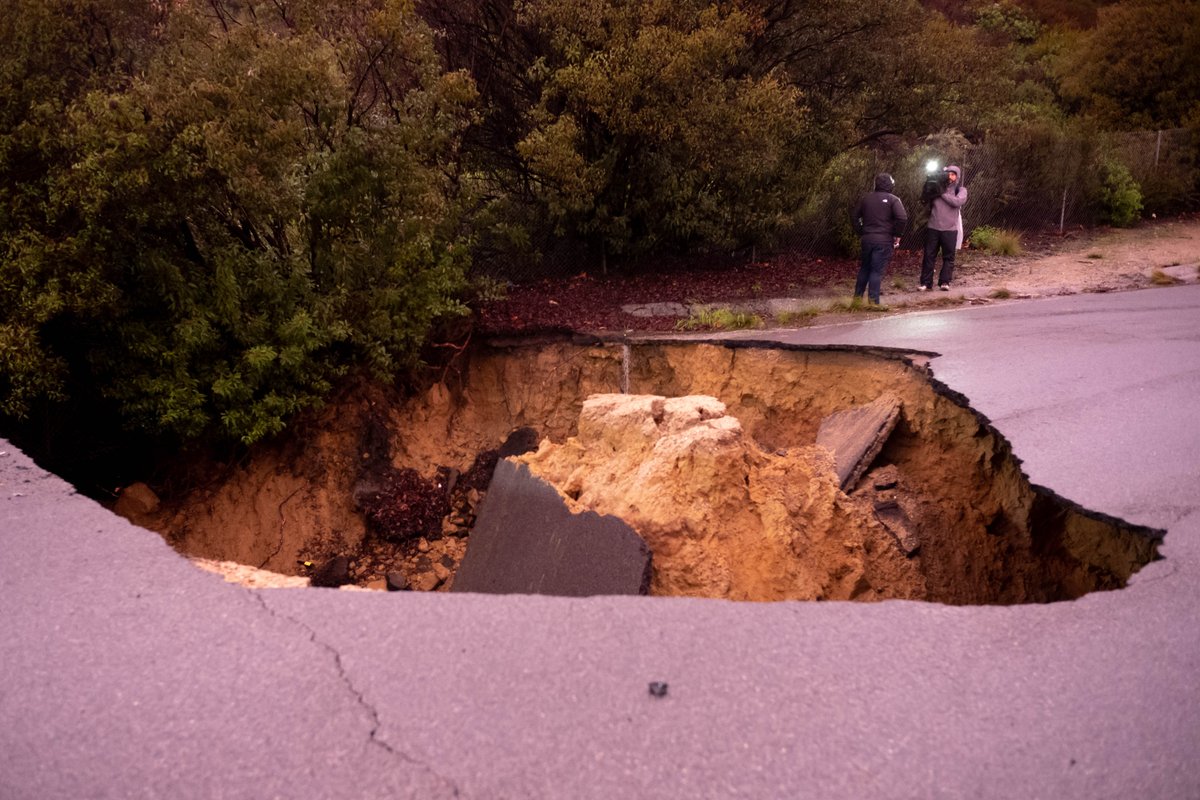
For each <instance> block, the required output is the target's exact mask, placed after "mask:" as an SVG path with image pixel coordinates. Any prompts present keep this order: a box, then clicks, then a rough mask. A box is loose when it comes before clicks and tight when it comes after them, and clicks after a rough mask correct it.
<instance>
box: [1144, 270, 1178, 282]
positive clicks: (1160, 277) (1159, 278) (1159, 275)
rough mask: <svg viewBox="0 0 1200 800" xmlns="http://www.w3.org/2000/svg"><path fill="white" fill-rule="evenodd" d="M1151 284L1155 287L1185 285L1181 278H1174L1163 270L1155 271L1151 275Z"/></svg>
mask: <svg viewBox="0 0 1200 800" xmlns="http://www.w3.org/2000/svg"><path fill="white" fill-rule="evenodd" d="M1150 283H1152V284H1154V285H1155V286H1174V285H1175V284H1177V283H1183V281H1181V280H1179V278H1173V277H1171V276H1170V275H1168V274H1167V273H1165V272H1163V271H1162V270H1161V269H1155V270H1154V271H1153V272H1151V273H1150Z"/></svg>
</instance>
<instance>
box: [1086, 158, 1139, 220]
mask: <svg viewBox="0 0 1200 800" xmlns="http://www.w3.org/2000/svg"><path fill="white" fill-rule="evenodd" d="M1096 204H1097V206H1098V208H1099V210H1100V215H1101V218H1102V219H1103V220H1104V221H1105V222H1108V223H1109V224H1111V225H1115V226H1117V227H1118V228H1128V227H1129V226H1131V225H1133V224H1134V223H1136V222H1137V221H1138V220H1139V219H1141V216H1142V191H1141V189H1140V188H1139V187H1138V184H1137V181H1135V180H1134V179H1133V176H1132V175H1130V174H1129V170H1128V168H1126V167H1125V165H1124V164H1122V163H1120V162H1119V161H1106V162H1104V164H1102V165H1101V167H1100V188H1099V190H1098V192H1097V195H1096Z"/></svg>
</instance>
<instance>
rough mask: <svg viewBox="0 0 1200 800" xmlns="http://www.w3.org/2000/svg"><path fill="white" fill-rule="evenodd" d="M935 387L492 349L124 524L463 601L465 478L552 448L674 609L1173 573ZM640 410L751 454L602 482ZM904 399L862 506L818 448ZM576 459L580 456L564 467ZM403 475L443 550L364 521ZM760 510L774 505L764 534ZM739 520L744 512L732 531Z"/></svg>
mask: <svg viewBox="0 0 1200 800" xmlns="http://www.w3.org/2000/svg"><path fill="white" fill-rule="evenodd" d="M923 363H924V361H923V359H922V358H920V357H915V358H909V357H904V356H902V355H899V354H895V353H889V354H881V353H872V352H848V351H836V350H835V351H830V350H820V349H810V348H792V347H779V348H766V347H753V346H744V345H738V344H735V343H712V344H697V343H682V342H680V343H670V342H637V341H611V342H609V341H591V342H571V341H563V340H559V341H542V342H529V341H521V342H519V343H515V342H514V343H510V344H509V345H501V344H494V345H492V346H483V345H477V346H476V347H475V348H473V349H472V350H470V351H468V352H467V353H464V355H463V357H462V358H461V359H460V360H459V361H457V362H456V364H455V368H454V370H452V371H450V372H448V373H447V380H446V381H445V382H443V383H439V384H436V385H434V386H432V387H431V388H430V389H429V390H428V391H427V392H425V393H423V394H422V395H420V396H418V397H412V398H405V397H402V396H400V395H399V394H397V393H395V392H393V391H392V390H389V389H385V388H383V387H379V386H376V385H359V386H357V387H354V388H353V389H348V390H346V391H345V392H344V393H343V395H342V396H340V397H339V398H337V399H336V401H335V402H334V403H332V404H331V405H330V406H329V407H328V408H326V409H325V410H324V411H323V412H321V413H320V414H317V415H313V416H312V417H310V418H308V419H306V420H304V422H303V424H301V425H298V426H296V429H295V430H296V433H295V434H294V435H293V436H292V437H291V438H290V439H288V440H287V441H283V442H277V443H275V444H273V445H271V446H269V447H263V448H260V449H259V450H257V451H256V452H255V453H253V454H252V456H251V457H250V458H249V459H247V460H246V461H245V462H244V463H242V464H240V465H237V466H236V467H233V468H231V469H228V470H226V471H225V472H224V473H222V474H220V475H218V476H215V477H214V479H213V480H212V481H211V483H210V484H209V485H207V486H204V487H201V488H197V489H195V490H192V491H190V492H188V493H186V494H185V495H184V496H181V497H178V498H174V499H169V500H167V501H165V502H164V503H163V504H162V505H161V506H160V507H158V508H153V507H152V506H150V505H146V506H144V507H142V508H140V509H134V510H132V511H131V510H129V509H126V512H127V513H128V514H129V516H130V517H131V518H132V519H134V521H135V522H138V523H139V524H142V525H145V526H146V527H150V528H153V529H155V530H158V531H160V532H161V533H162V534H163V535H164V537H165V538H166V539H167V540H168V541H169V542H171V543H172V544H173V545H174V546H176V547H177V548H178V549H179V550H180V551H181V552H184V553H185V554H187V555H189V556H192V557H195V558H203V559H207V560H208V561H210V562H237V563H239V564H243V565H249V566H253V567H257V568H261V569H263V570H267V571H270V572H274V573H278V574H280V575H284V576H293V577H304V576H307V575H311V574H312V570H313V569H314V568H315V567H317V566H319V565H321V564H322V563H324V562H325V561H327V560H328V559H331V558H334V557H338V556H340V557H344V558H348V559H349V562H350V575H349V576H348V577H349V578H350V579H351V580H352V581H353V582H354V583H355V584H358V585H362V586H372V587H374V588H381V586H382V581H383V578H384V576H385V575H386V574H387V573H399V574H401V575H403V577H404V580H405V582H406V583H407V584H408V585H409V587H410V588H413V589H420V590H446V589H448V588H449V587H450V586H451V585H452V583H453V576H454V572H455V570H456V569H457V566H458V564H459V562H461V559H462V555H463V553H464V552H465V549H466V547H467V546H469V528H470V523H471V521H472V519H473V516H474V514H475V512H476V511H477V506H478V502H479V499H480V497H481V495H482V492H481V490H480V489H479V488H476V487H474V486H472V485H471V484H472V481H471V480H470V479H464V476H469V475H471V474H472V468H473V467H474V466H476V465H477V464H478V463H479V460H480V458H481V456H485V455H486V454H488V453H493V454H494V453H495V451H496V450H497V449H498V448H500V447H501V446H502V445H504V443H505V442H506V440H508V439H509V438H510V436H511V435H512V434H513V432H514V431H517V430H519V429H522V428H526V427H532V428H533V429H534V430H535V431H536V438H537V440H538V441H540V442H541V446H540V448H539V450H538V454H539V455H537V456H525V457H524V458H526V459H527V460H528V461H530V462H538V461H539V460H540V462H541V465H542V466H543V467H544V468H545V470H544V471H545V474H546V477H548V478H551V479H552V480H551V482H552V483H554V484H556V485H558V484H564V483H565V485H560V486H559V489H560V492H561V493H562V494H563V496H564V497H565V498H569V499H570V502H572V503H579V502H581V501H582V500H583V499H584V494H585V492H583V491H582V489H581V485H582V484H581V483H580V482H583V481H584V480H585V479H584V478H583V477H581V476H583V475H584V473H583V472H581V471H580V470H585V469H591V470H592V472H593V477H592V478H590V479H587V480H590V481H591V483H590V485H591V486H593V487H594V489H595V491H591V492H590V497H591V500H590V501H589V502H590V503H591V505H590V506H589V507H592V508H595V509H597V510H601V511H605V512H609V513H616V514H619V515H621V516H622V517H624V518H627V521H629V522H630V524H632V525H633V526H634V528H635V529H637V530H639V533H642V534H643V537H644V538H646V539H647V541H648V543H649V544H650V545H651V549H652V551H654V554H655V564H656V567H655V568H656V572H655V579H654V590H655V591H656V592H658V593H661V594H692V595H700V596H709V597H712V596H717V597H729V598H735V599H753V600H770V599H784V598H806V599H860V600H870V599H882V598H888V597H905V598H911V599H927V600H936V601H941V602H949V603H1014V602H1046V601H1051V600H1057V599H1065V598H1070V597H1078V596H1080V595H1082V594H1084V593H1086V592H1088V591H1092V590H1096V589H1111V588H1118V587H1120V586H1122V585H1124V582H1125V580H1126V579H1127V578H1128V576H1129V575H1130V574H1131V573H1132V572H1133V571H1135V570H1136V569H1137V568H1138V567H1140V566H1141V565H1142V564H1144V563H1146V561H1147V560H1149V559H1150V558H1152V557H1153V552H1154V533H1153V532H1148V531H1145V530H1142V529H1135V528H1131V527H1130V526H1126V525H1123V524H1121V523H1119V522H1117V521H1113V520H1107V519H1104V518H1101V517H1098V516H1097V515H1092V514H1088V513H1087V512H1085V511H1083V510H1081V509H1077V508H1074V507H1072V506H1071V505H1070V504H1069V503H1066V502H1065V501H1062V500H1061V499H1060V498H1057V497H1054V496H1052V495H1049V494H1047V493H1045V492H1042V491H1037V490H1034V489H1033V488H1032V487H1030V486H1029V483H1028V481H1027V480H1026V479H1025V477H1024V475H1023V474H1022V473H1021V471H1020V469H1019V465H1018V462H1017V461H1016V460H1015V459H1014V458H1013V457H1012V453H1011V451H1010V449H1009V446H1008V444H1007V442H1006V441H1004V440H1003V438H1002V437H1000V436H999V434H998V433H996V432H995V431H994V430H992V429H991V427H990V426H989V425H988V424H987V423H986V421H985V420H982V419H981V418H980V417H978V415H976V414H975V413H974V412H972V411H971V410H970V409H969V408H967V407H966V405H965V402H964V400H963V399H962V398H959V397H957V396H955V395H954V394H953V393H952V392H949V391H948V390H946V389H945V388H944V387H940V386H939V385H938V384H936V382H933V381H931V380H930V378H929V376H928V375H927V374H926V371H925V369H924V367H923V366H922V364H923ZM622 389H626V390H627V391H628V393H630V394H643V395H661V396H664V397H684V396H693V395H703V396H707V397H711V398H714V399H715V401H717V402H719V403H720V404H722V406H723V408H724V409H725V411H726V412H727V415H728V417H729V419H730V422H729V423H727V427H728V428H729V429H730V430H732V429H734V428H735V427H736V429H737V430H738V431H739V434H738V436H737V437H736V439H737V441H736V442H732V441H730V442H726V443H725V444H723V445H722V447H726V446H729V447H733V448H735V449H732V450H729V452H724V451H721V452H720V453H716V454H715V455H714V454H712V453H710V455H713V457H712V458H710V459H709V460H708V462H706V463H707V464H708V468H707V469H700V468H699V467H700V465H702V462H703V459H702V458H700V456H699V454H698V453H695V452H693V453H690V454H683V453H682V451H681V452H680V453H677V454H676V455H677V456H679V457H673V458H668V459H660V461H661V462H662V463H661V465H660V466H661V469H659V470H657V471H656V472H654V473H653V474H654V478H653V480H652V481H650V480H643V481H641V482H638V481H633V482H629V481H625V482H623V479H622V478H621V477H620V476H621V475H626V474H628V473H629V472H630V471H631V470H634V471H636V470H637V469H640V468H641V467H642V466H644V465H646V464H648V463H650V462H651V461H652V460H653V458H652V451H653V449H654V445H653V444H651V445H650V449H646V447H645V446H642V447H641V449H639V448H638V447H635V446H633V444H634V443H630V447H629V448H628V450H629V452H628V453H627V454H625V455H624V456H622V458H625V459H626V460H625V462H624V463H620V462H619V460H618V461H617V462H611V461H610V462H609V463H597V464H592V463H591V461H592V460H594V458H593V457H594V455H595V453H596V452H599V450H600V448H598V447H597V446H596V444H595V442H594V441H589V440H588V439H587V437H588V436H591V437H593V439H594V437H596V436H600V437H601V438H603V437H604V436H605V435H608V434H609V433H611V434H612V435H616V434H615V433H613V431H611V430H610V428H611V427H612V426H605V425H600V426H599V428H596V427H595V426H593V428H592V429H591V430H589V428H588V425H587V424H585V423H583V422H581V416H580V415H581V411H582V409H583V404H584V401H585V399H586V398H588V397H590V396H593V395H598V394H613V393H617V392H621V390H622ZM885 393H887V394H893V395H895V396H897V397H898V398H899V400H900V403H901V408H902V411H901V417H900V422H899V425H898V427H897V428H896V430H895V432H894V433H893V434H892V435H891V438H889V439H888V441H887V443H886V445H885V447H884V448H883V451H882V452H881V453H880V455H879V457H878V458H877V459H876V461H875V463H874V464H873V465H872V467H873V470H872V472H871V473H870V474H868V476H867V478H866V479H865V480H864V481H863V482H862V483H861V485H860V487H859V488H858V489H855V490H854V491H852V492H851V493H850V494H846V493H844V492H841V491H839V490H838V489H837V482H836V479H835V478H834V477H833V475H832V472H831V470H832V462H831V459H829V458H828V456H827V455H824V454H822V453H821V452H820V448H816V447H814V443H815V440H816V434H817V430H818V427H819V425H820V423H821V421H822V420H823V419H824V418H825V417H826V416H828V415H829V414H831V413H833V412H835V411H840V410H844V409H847V408H852V407H855V406H858V405H862V404H866V403H869V402H871V401H873V400H875V399H876V398H878V397H880V396H881V395H883V394H885ZM606 431H607V432H608V433H606ZM617 449H620V448H617ZM556 451H557V452H559V453H569V454H572V455H571V457H570V458H566V459H559V463H557V464H554V463H552V462H554V460H555V457H552V456H551V455H550V454H551V453H553V452H556ZM714 452H715V451H714ZM717 456H720V457H719V458H718V457H717ZM742 465H749V466H752V467H754V472H753V474H751V472H745V474H743V472H744V470H743V469H742ZM403 471H412V472H414V473H415V474H418V475H420V476H422V477H423V479H424V480H425V481H426V482H427V485H428V486H430V487H434V488H435V489H437V490H438V491H440V492H443V494H441V495H438V497H440V498H441V499H442V500H443V501H444V502H445V503H446V514H445V516H444V517H442V522H441V526H440V529H434V530H430V529H429V528H428V527H422V528H421V529H420V530H413V531H411V532H410V534H408V535H406V533H405V531H403V530H391V531H383V530H380V529H378V525H377V524H376V523H370V522H369V517H370V515H369V514H364V513H363V512H364V498H367V497H369V496H370V493H371V492H377V491H380V487H381V486H384V485H385V483H386V482H384V481H381V476H386V475H389V474H393V472H403ZM554 473H557V475H556V474H554ZM701 473H703V474H701ZM881 473H884V474H886V475H888V476H889V477H887V478H885V479H880V478H879V475H880V474H881ZM595 476H599V477H595ZM572 480H575V481H576V482H577V483H580V485H577V486H571V485H569V484H570V483H571V481H572ZM451 484H453V485H451ZM747 497H752V498H756V503H757V505H756V506H755V507H754V509H753V510H751V509H750V504H748V503H746V502H744V501H745V499H746V498H747ZM721 498H724V500H726V501H728V502H726V503H725V505H726V506H728V508H716V506H720V505H721V504H720V503H718V502H717V501H718V500H720V499H721ZM401 499H403V500H404V501H405V502H408V499H411V498H401ZM758 501H762V502H758ZM637 508H641V509H653V510H654V513H650V514H646V513H642V514H641V515H640V516H639V514H638V513H636V509H637ZM706 509H707V510H706ZM630 518H632V519H630ZM652 525H658V528H657V529H655V528H653V527H652ZM373 526H374V527H373ZM639 526H641V527H639ZM664 526H666V527H667V528H671V530H670V531H668V532H667V534H664ZM897 526H898V527H897ZM656 548H657V549H656ZM207 566H209V567H210V568H216V569H220V566H219V563H217V564H216V566H214V564H213V563H209V564H207ZM702 575H708V576H710V577H711V576H715V577H712V579H711V580H710V579H705V580H699V579H697V578H696V576H702ZM722 576H725V577H722ZM729 576H734V577H736V578H737V580H729V579H727V578H729ZM240 579H241V580H246V576H245V574H244V571H242V574H241V577H240ZM254 580H256V581H264V580H265V581H267V582H268V583H269V579H268V578H264V577H263V576H262V575H258V576H257V577H255V578H254ZM280 580H281V581H283V580H284V579H280ZM260 585H261V584H260Z"/></svg>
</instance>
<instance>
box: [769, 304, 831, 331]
mask: <svg viewBox="0 0 1200 800" xmlns="http://www.w3.org/2000/svg"><path fill="white" fill-rule="evenodd" d="M820 313H821V309H819V308H812V307H809V308H802V309H800V310H799V311H780V312H779V313H778V314H776V315H775V324H776V325H783V326H796V327H802V326H804V325H810V324H812V321H813V318H814V317H816V316H817V315H818V314H820Z"/></svg>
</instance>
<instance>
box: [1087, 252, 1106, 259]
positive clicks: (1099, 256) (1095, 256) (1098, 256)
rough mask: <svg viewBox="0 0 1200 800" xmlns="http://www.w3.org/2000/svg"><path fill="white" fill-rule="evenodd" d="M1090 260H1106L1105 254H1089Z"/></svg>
mask: <svg viewBox="0 0 1200 800" xmlns="http://www.w3.org/2000/svg"><path fill="white" fill-rule="evenodd" d="M1087 257H1088V258H1097V259H1098V258H1104V253H1088V254H1087Z"/></svg>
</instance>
